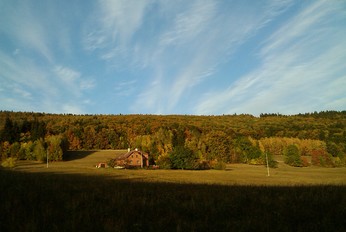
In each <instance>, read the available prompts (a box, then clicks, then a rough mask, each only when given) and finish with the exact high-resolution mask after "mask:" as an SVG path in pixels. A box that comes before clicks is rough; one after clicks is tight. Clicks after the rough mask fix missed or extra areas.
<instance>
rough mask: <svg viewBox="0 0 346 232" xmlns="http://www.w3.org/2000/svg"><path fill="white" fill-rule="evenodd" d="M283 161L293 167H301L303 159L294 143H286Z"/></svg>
mask: <svg viewBox="0 0 346 232" xmlns="http://www.w3.org/2000/svg"><path fill="white" fill-rule="evenodd" d="M284 155H285V163H286V164H288V165H291V166H294V167H302V166H303V161H302V159H301V157H300V154H299V149H298V147H297V146H296V145H294V144H291V145H288V146H287V148H286V149H285V150H284Z"/></svg>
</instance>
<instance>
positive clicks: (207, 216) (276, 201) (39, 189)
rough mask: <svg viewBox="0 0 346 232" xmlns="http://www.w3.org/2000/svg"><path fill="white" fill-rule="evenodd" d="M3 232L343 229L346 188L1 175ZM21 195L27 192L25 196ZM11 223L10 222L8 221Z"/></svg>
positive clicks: (345, 225) (3, 172)
mask: <svg viewBox="0 0 346 232" xmlns="http://www.w3.org/2000/svg"><path fill="white" fill-rule="evenodd" d="M0 184H1V186H2V191H0V199H6V201H2V203H0V211H1V212H6V213H5V214H2V215H0V228H2V229H3V230H2V231H32V230H40V231H44V230H49V229H51V228H54V230H56V231H75V230H79V231H92V230H97V231H162V230H164V231H344V229H345V228H346V221H345V220H344V216H345V207H346V200H345V198H344V195H345V193H346V186H343V185H339V186H337V185H317V186H290V187H288V186H251V185H248V186H244V185H231V186H225V185H207V184H179V183H166V182H165V183H163V182H161V183H160V182H145V181H143V180H138V179H125V178H124V177H122V176H119V177H115V176H100V175H83V174H71V173H68V174H65V173H26V172H20V171H8V170H0ZM24 193H25V194H24ZM9 222H10V223H9Z"/></svg>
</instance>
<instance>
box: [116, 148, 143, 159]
mask: <svg viewBox="0 0 346 232" xmlns="http://www.w3.org/2000/svg"><path fill="white" fill-rule="evenodd" d="M133 153H138V154H141V155H142V156H143V155H144V154H145V153H144V152H142V151H139V150H132V151H129V152H127V153H125V154H122V155H120V156H118V157H117V158H115V159H116V160H123V159H127V158H128V157H129V156H130V155H132V154H133Z"/></svg>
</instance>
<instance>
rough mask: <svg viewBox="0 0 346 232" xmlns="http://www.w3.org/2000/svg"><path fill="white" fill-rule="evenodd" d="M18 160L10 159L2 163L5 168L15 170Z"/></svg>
mask: <svg viewBox="0 0 346 232" xmlns="http://www.w3.org/2000/svg"><path fill="white" fill-rule="evenodd" d="M16 160H17V158H13V157H9V158H7V159H6V160H5V161H3V162H2V163H1V166H3V167H4V168H14V167H15V166H16Z"/></svg>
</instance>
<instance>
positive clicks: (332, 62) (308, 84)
mask: <svg viewBox="0 0 346 232" xmlns="http://www.w3.org/2000/svg"><path fill="white" fill-rule="evenodd" d="M330 14H341V12H339V11H338V10H337V6H335V5H334V4H330V2H325V1H318V2H316V3H314V4H312V5H309V6H307V7H306V8H304V9H302V10H301V11H300V12H299V14H298V15H297V16H295V17H293V18H292V19H290V20H289V21H288V22H287V23H286V24H284V25H283V26H282V27H281V28H279V29H278V30H277V31H276V33H274V34H273V35H272V36H270V37H269V39H268V40H267V41H266V42H265V44H264V46H263V47H262V49H261V51H260V59H261V61H262V64H261V65H260V66H259V67H258V68H257V69H255V70H254V71H252V72H251V73H249V74H247V75H245V76H243V77H241V78H240V79H239V80H238V81H237V82H235V83H234V84H233V85H231V86H229V87H228V89H227V90H225V91H223V92H221V93H219V94H213V93H208V94H206V96H205V98H204V99H203V100H202V101H201V102H200V103H199V104H198V106H197V107H196V112H198V113H199V114H208V113H211V112H225V113H236V112H238V113H239V112H254V113H256V114H259V113H261V112H263V109H266V110H267V111H269V112H282V113H288V114H292V113H299V112H306V111H314V110H316V109H319V108H320V107H321V105H323V106H324V107H323V108H325V109H334V107H335V106H334V107H333V104H329V102H333V99H335V98H337V97H338V96H340V95H342V94H341V93H342V91H343V90H342V89H343V87H342V86H344V85H342V84H343V83H344V82H345V76H344V73H345V71H346V70H345V67H344V65H342V63H343V61H345V60H346V55H345V54H346V53H345V52H346V50H345V49H346V42H345V40H344V39H343V38H344V37H345V36H346V33H345V31H343V32H340V31H339V28H338V27H334V28H333V27H330V26H329V25H328V17H330ZM340 17H344V16H340ZM344 21H345V18H344ZM331 35H333V37H331ZM339 84H341V85H339ZM332 88H333V90H332V91H333V93H331V89H332ZM327 92H329V94H327V95H325V94H324V93H327ZM321 94H323V95H322V96H324V97H323V98H322V97H321ZM337 101H338V104H340V103H341V105H344V106H346V102H345V98H344V99H339V100H337ZM340 101H341V102H340ZM298 102H299V103H300V104H299V106H297V103H298ZM339 110H341V109H339Z"/></svg>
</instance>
